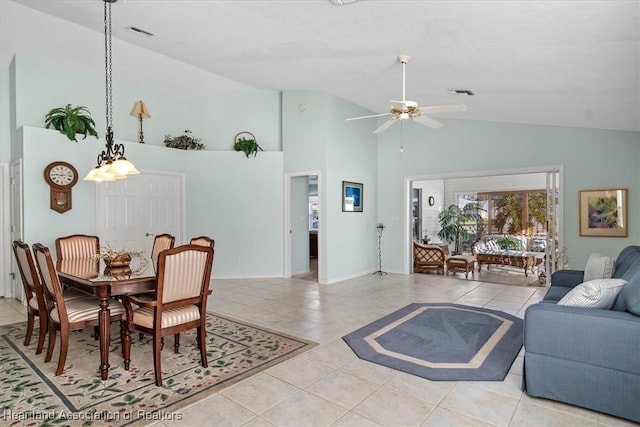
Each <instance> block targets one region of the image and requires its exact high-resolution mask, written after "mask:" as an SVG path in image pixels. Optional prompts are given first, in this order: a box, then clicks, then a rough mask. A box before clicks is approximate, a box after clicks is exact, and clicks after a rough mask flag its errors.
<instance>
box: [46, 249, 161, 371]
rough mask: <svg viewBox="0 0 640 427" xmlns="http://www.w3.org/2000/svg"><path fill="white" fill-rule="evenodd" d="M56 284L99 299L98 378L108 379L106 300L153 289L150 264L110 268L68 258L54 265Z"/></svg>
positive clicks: (88, 259)
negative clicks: (58, 283) (57, 281)
mask: <svg viewBox="0 0 640 427" xmlns="http://www.w3.org/2000/svg"><path fill="white" fill-rule="evenodd" d="M56 269H57V272H58V277H59V278H60V283H62V284H63V285H66V286H70V287H73V288H76V289H80V290H82V291H85V292H90V293H92V294H94V295H95V296H96V297H98V299H99V300H100V303H99V306H100V312H99V314H98V329H99V336H100V376H101V378H102V379H103V380H106V379H107V378H108V376H109V341H110V329H111V320H110V311H109V301H110V300H111V299H112V298H114V297H118V296H122V295H130V294H140V293H145V292H150V291H153V290H155V288H156V275H155V272H154V271H153V267H152V264H151V262H149V261H148V260H145V259H141V260H139V261H138V262H136V263H135V265H132V266H131V267H127V268H117V269H114V268H110V267H106V266H105V265H104V261H102V260H100V259H92V258H85V259H70V260H62V261H58V262H57V264H56Z"/></svg>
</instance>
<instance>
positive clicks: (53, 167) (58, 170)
mask: <svg viewBox="0 0 640 427" xmlns="http://www.w3.org/2000/svg"><path fill="white" fill-rule="evenodd" d="M44 177H45V179H46V180H47V182H49V184H50V185H55V186H58V187H72V186H73V185H75V183H76V182H77V181H78V172H76V169H75V168H74V167H73V166H72V165H70V164H69V163H66V162H53V163H50V164H49V165H48V166H47V167H46V169H45V171H44Z"/></svg>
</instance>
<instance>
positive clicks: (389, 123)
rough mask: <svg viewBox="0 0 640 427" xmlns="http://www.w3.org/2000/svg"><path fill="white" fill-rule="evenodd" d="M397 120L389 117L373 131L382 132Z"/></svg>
mask: <svg viewBox="0 0 640 427" xmlns="http://www.w3.org/2000/svg"><path fill="white" fill-rule="evenodd" d="M397 121H398V120H397V119H395V118H393V119H389V120H387V121H386V122H384V123H383V124H382V125H380V127H379V128H378V129H376V130H374V131H373V133H380V132H383V131H385V130H387V129H389V128H390V127H391V126H393V125H394V124H396V122H397Z"/></svg>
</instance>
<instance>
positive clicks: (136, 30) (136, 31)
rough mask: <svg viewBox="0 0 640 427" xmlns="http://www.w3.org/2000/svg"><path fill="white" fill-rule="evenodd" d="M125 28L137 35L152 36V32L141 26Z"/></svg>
mask: <svg viewBox="0 0 640 427" xmlns="http://www.w3.org/2000/svg"><path fill="white" fill-rule="evenodd" d="M127 29H128V30H129V31H131V32H133V33H136V34H138V35H139V36H144V37H151V36H153V33H150V32H149V31H145V30H143V29H141V28H138V27H127Z"/></svg>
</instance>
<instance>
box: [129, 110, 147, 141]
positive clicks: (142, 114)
mask: <svg viewBox="0 0 640 427" xmlns="http://www.w3.org/2000/svg"><path fill="white" fill-rule="evenodd" d="M131 115H132V116H134V117H138V119H139V120H140V140H139V141H138V142H139V143H140V144H144V134H143V133H142V119H146V118H149V117H151V114H149V110H147V106H146V105H144V102H142V101H138V102H136V105H134V106H133V110H132V111H131Z"/></svg>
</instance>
